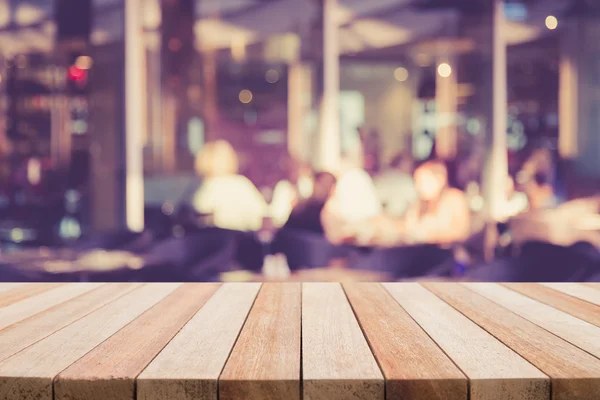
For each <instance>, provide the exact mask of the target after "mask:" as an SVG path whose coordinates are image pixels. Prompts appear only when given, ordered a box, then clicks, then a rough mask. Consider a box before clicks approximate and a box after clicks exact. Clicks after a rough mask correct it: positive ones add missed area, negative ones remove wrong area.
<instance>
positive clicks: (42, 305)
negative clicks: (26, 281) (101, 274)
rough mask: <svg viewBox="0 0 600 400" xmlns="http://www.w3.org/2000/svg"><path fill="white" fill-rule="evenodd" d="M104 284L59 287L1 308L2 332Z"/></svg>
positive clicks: (78, 284) (79, 284)
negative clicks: (16, 323)
mask: <svg viewBox="0 0 600 400" xmlns="http://www.w3.org/2000/svg"><path fill="white" fill-rule="evenodd" d="M101 285H103V284H102V283H73V284H70V285H63V286H59V287H57V288H55V289H52V290H48V291H46V292H44V293H41V294H38V295H37V296H33V297H29V298H27V299H25V300H21V301H19V302H17V303H14V304H11V305H10V306H7V307H4V308H0V330H1V329H4V328H6V327H7V326H10V325H12V324H14V323H15V322H18V321H21V320H24V319H25V318H28V317H31V316H32V315H35V314H37V313H39V312H42V311H44V310H47V309H49V308H52V307H54V306H56V305H58V304H61V303H63V302H65V301H67V300H70V299H73V298H76V297H77V296H80V295H82V294H84V293H87V292H89V291H91V290H93V289H96V288H98V287H100V286H101Z"/></svg>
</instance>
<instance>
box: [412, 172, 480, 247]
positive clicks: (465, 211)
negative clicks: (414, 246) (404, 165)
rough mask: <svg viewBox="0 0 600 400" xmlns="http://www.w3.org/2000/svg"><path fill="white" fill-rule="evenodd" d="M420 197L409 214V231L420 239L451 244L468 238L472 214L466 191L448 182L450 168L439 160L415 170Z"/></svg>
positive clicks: (418, 240)
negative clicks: (455, 187) (451, 185)
mask: <svg viewBox="0 0 600 400" xmlns="http://www.w3.org/2000/svg"><path fill="white" fill-rule="evenodd" d="M414 175H415V185H416V190H417V194H418V196H419V201H418V202H416V203H415V204H414V205H413V206H412V207H410V209H409V210H408V212H407V214H406V221H405V232H406V234H407V236H408V237H409V238H410V239H411V240H413V241H416V242H420V243H436V244H451V243H456V242H462V241H464V240H466V239H467V238H468V237H469V235H470V232H471V214H470V210H469V204H468V201H467V198H466V196H465V194H464V193H463V192H462V191H460V190H458V189H454V188H451V187H449V186H448V171H447V169H446V166H445V165H444V164H443V163H441V162H439V161H428V162H426V163H424V164H422V165H421V166H420V167H419V168H417V170H416V171H415V174H414Z"/></svg>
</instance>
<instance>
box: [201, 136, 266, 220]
mask: <svg viewBox="0 0 600 400" xmlns="http://www.w3.org/2000/svg"><path fill="white" fill-rule="evenodd" d="M238 168H239V162H238V156H237V153H236V152H235V150H234V149H233V147H232V146H231V144H229V143H228V142H227V141H225V140H217V141H214V142H209V143H207V144H206V145H204V147H203V148H202V150H201V151H200V152H199V154H198V155H197V156H196V172H197V173H198V174H199V175H200V176H201V177H202V178H203V182H202V185H201V187H200V189H198V191H197V192H196V193H195V195H194V200H193V205H194V208H195V209H196V211H198V212H199V213H200V214H206V215H209V216H210V217H211V220H212V224H213V225H214V226H216V227H219V228H223V229H231V230H237V231H257V230H259V229H260V228H261V226H262V222H263V217H264V216H265V215H266V212H267V203H266V201H265V199H264V197H263V196H262V194H261V193H260V191H259V190H258V189H257V188H256V186H254V184H253V183H252V182H251V181H250V180H249V179H248V178H246V177H245V176H243V175H240V174H239V173H238Z"/></svg>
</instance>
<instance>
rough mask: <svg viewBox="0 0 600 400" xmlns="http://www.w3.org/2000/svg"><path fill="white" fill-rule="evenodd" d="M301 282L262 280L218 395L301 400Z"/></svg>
mask: <svg viewBox="0 0 600 400" xmlns="http://www.w3.org/2000/svg"><path fill="white" fill-rule="evenodd" d="M301 294H302V286H301V284H300V283H265V284H263V286H262V288H261V289H260V292H259V293H258V297H257V298H256V301H255V302H254V307H252V311H251V312H250V314H249V315H248V319H247V321H246V324H245V325H244V328H243V329H242V332H241V333H240V336H239V338H238V341H237V343H236V345H235V347H234V348H233V351H232V352H231V355H230V357H229V361H228V362H227V365H226V366H225V369H224V370H223V373H222V374H221V377H220V378H219V399H220V400H234V399H240V400H241V399H264V400H270V399H272V400H276V399H277V400H299V399H300V321H301Z"/></svg>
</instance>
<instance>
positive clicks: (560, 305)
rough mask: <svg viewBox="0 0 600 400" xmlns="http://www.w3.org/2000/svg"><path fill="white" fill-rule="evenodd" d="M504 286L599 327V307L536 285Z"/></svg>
mask: <svg viewBox="0 0 600 400" xmlns="http://www.w3.org/2000/svg"><path fill="white" fill-rule="evenodd" d="M504 286H506V287H508V288H509V289H511V290H514V291H515V292H519V293H521V294H523V295H525V296H528V297H531V298H532V299H535V300H537V301H540V302H542V303H545V304H548V305H549V306H552V307H554V308H556V309H558V310H561V311H564V312H566V313H567V314H571V315H573V316H574V317H577V318H580V319H582V320H584V321H587V322H589V323H591V324H594V325H596V326H600V306H597V305H595V304H591V303H588V302H587V301H583V300H581V299H579V298H576V297H573V296H570V295H568V294H565V293H562V292H559V291H556V290H554V289H551V288H549V287H546V286H542V285H540V284H537V283H505V284H504Z"/></svg>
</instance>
